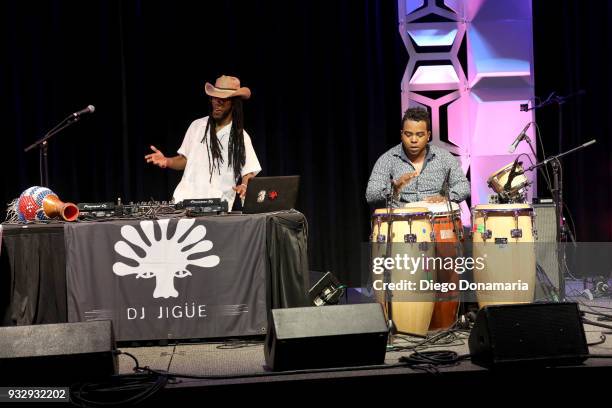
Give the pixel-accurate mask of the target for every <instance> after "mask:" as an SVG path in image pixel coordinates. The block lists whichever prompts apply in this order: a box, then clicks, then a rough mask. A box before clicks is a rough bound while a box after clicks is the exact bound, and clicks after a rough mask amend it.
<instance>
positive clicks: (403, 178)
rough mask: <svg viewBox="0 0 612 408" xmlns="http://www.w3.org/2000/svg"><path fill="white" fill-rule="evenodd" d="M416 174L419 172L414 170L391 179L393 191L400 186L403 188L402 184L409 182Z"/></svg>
mask: <svg viewBox="0 0 612 408" xmlns="http://www.w3.org/2000/svg"><path fill="white" fill-rule="evenodd" d="M418 175H419V172H418V171H415V172H412V173H406V174H403V175H402V176H401V177H400V178H398V179H397V180H393V191H394V193H396V194H397V193H398V192H399V191H400V190H401V189H402V188H404V186H405V185H406V184H408V183H409V182H410V180H412V179H413V178H415V177H416V176H418Z"/></svg>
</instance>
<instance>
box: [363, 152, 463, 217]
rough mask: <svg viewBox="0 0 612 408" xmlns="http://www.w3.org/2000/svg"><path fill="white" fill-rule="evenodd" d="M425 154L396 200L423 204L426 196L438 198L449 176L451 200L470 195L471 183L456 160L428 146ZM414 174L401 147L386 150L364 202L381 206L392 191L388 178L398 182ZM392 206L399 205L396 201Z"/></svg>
mask: <svg viewBox="0 0 612 408" xmlns="http://www.w3.org/2000/svg"><path fill="white" fill-rule="evenodd" d="M426 149H427V153H426V154H425V161H424V163H423V168H422V170H421V174H419V175H418V176H417V177H415V178H414V179H412V180H410V181H409V182H408V184H407V185H405V186H404V188H403V189H402V190H401V191H400V194H399V201H400V203H401V202H407V203H409V202H414V201H422V200H424V199H425V198H427V197H430V196H433V195H439V194H440V192H441V191H442V187H443V185H444V181H445V180H446V177H447V175H448V174H449V170H450V176H449V186H450V198H451V200H452V201H455V202H461V201H463V200H465V199H466V198H468V197H469V196H470V182H469V181H468V180H467V178H466V177H465V175H464V174H463V170H461V165H460V164H459V161H458V160H457V159H456V158H455V156H453V155H452V154H451V153H449V152H448V151H446V150H444V149H442V148H440V147H437V146H434V145H431V144H428V145H427V147H426ZM414 171H415V168H414V166H413V165H412V163H411V162H410V160H409V159H408V156H406V153H405V152H404V149H403V148H402V144H401V143H400V144H398V145H397V146H394V147H393V148H391V149H389V150H388V151H386V152H385V153H384V154H383V155H382V156H380V157H379V158H378V160H377V161H376V164H375V165H374V169H372V174H371V175H370V180H369V181H368V188H367V189H366V200H367V201H368V204H370V205H371V206H373V207H384V206H385V205H386V204H385V202H386V197H387V194H389V191H391V184H390V176H391V177H393V180H397V179H398V178H400V177H401V176H402V175H403V174H406V173H412V172H414ZM395 201H396V202H395V203H394V206H395V207H397V206H399V205H400V204H398V203H397V200H395Z"/></svg>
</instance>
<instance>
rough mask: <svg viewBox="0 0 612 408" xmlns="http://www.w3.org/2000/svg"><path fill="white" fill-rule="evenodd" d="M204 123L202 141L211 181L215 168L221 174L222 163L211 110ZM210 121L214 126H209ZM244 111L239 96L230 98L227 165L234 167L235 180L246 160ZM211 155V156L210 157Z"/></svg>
mask: <svg viewBox="0 0 612 408" xmlns="http://www.w3.org/2000/svg"><path fill="white" fill-rule="evenodd" d="M208 118H209V119H208V122H207V123H206V129H205V130H204V138H203V139H202V143H204V144H206V151H207V153H208V171H209V174H210V179H209V181H212V174H213V171H215V169H216V170H217V172H218V173H219V174H221V164H222V163H223V156H222V155H221V143H220V142H219V139H218V138H217V126H216V123H215V119H214V118H213V116H212V112H211V114H210V115H209V117H208ZM211 121H212V122H213V123H214V124H215V126H211V125H210V123H211ZM209 130H210V143H209V141H208V134H209ZM243 130H244V113H243V111H242V100H241V99H240V98H232V128H231V130H230V135H229V142H228V150H229V151H228V154H227V156H228V159H229V163H228V164H227V166H228V167H230V166H233V168H234V179H235V180H236V182H238V180H239V179H240V176H241V174H240V173H241V171H242V167H243V166H244V163H245V161H246V152H245V148H244V134H243ZM211 156H212V157H211Z"/></svg>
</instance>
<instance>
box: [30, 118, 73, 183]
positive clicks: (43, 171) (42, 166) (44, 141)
mask: <svg viewBox="0 0 612 408" xmlns="http://www.w3.org/2000/svg"><path fill="white" fill-rule="evenodd" d="M80 119H81V117H80V116H79V115H74V114H71V115H70V116H68V117H67V118H65V119H64V120H62V121H61V122H60V123H58V124H57V125H56V126H55V127H53V129H51V130H50V131H48V132H47V133H46V134H45V135H44V136H43V137H42V138H41V139H39V140H37V141H36V142H34V143H32V144H31V145H29V146H28V147H26V148H25V149H24V150H23V151H24V152H25V153H27V152H29V151H30V150H32V149H34V148H35V147H38V148H39V149H40V150H39V156H40V159H39V164H38V166H39V171H40V185H41V186H42V187H49V159H48V157H49V154H48V151H49V142H48V141H49V139H51V138H52V137H53V136H55V135H56V134H58V133H59V132H61V131H62V130H64V129H66V128H67V127H68V126H70V125H72V124H73V123H76V122H78V121H79V120H80Z"/></svg>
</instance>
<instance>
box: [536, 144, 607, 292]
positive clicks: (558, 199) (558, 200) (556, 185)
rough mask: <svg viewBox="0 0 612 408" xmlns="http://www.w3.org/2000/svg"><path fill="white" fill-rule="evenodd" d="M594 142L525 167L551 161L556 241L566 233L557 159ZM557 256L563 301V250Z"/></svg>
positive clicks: (559, 240) (561, 177) (561, 181)
mask: <svg viewBox="0 0 612 408" xmlns="http://www.w3.org/2000/svg"><path fill="white" fill-rule="evenodd" d="M595 142H596V140H595V139H593V140H590V141H588V142H586V143H583V144H581V145H580V146H577V147H574V148H573V149H570V150H568V151H565V152H563V153H560V154H558V155H556V156H551V157H549V158H547V159H544V160H542V161H541V162H539V163H536V164H534V165H532V166H530V167H528V168H527V169H525V172H527V171H532V170H534V169H538V168H541V167H543V166H546V165H547V164H548V163H551V167H552V169H553V185H552V190H551V193H552V195H553V201H554V203H555V216H556V218H557V243H560V242H562V240H564V239H565V237H566V234H567V233H566V232H565V228H566V226H565V222H563V190H562V188H561V186H562V185H563V172H562V171H561V162H560V161H559V159H561V158H562V157H564V156H566V155H568V154H571V153H574V152H576V151H578V150H582V149H584V148H585V147H587V146H590V145H592V144H595ZM570 236H571V237H573V235H572V234H571V233H570ZM574 242H575V241H574ZM557 256H558V259H559V260H560V261H563V262H559V297H560V300H561V301H564V300H565V279H564V273H563V269H562V264H563V265H564V262H565V257H566V254H565V250H564V251H563V256H562V259H561V254H560V253H559V252H558V254H557Z"/></svg>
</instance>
